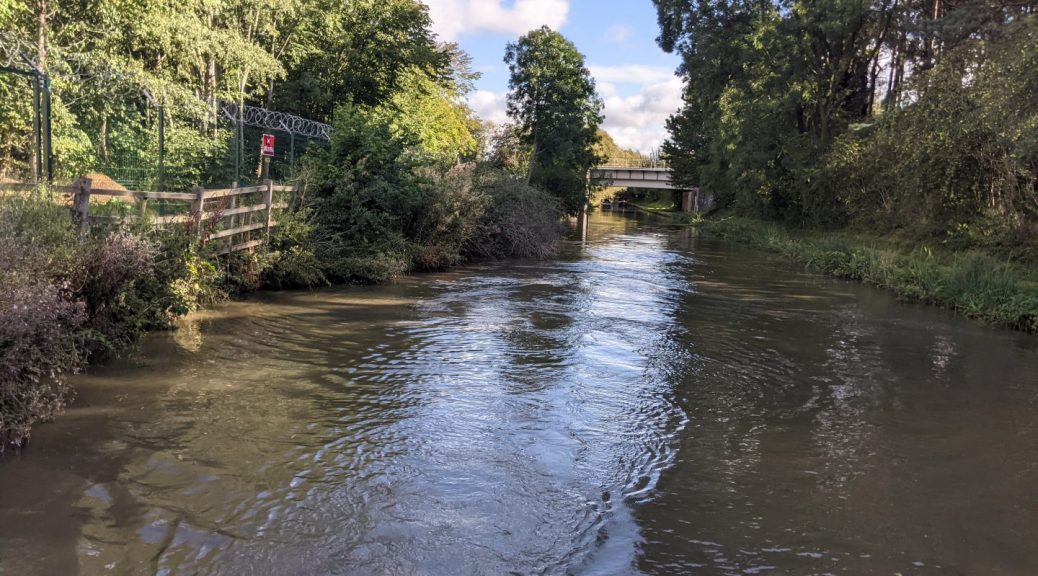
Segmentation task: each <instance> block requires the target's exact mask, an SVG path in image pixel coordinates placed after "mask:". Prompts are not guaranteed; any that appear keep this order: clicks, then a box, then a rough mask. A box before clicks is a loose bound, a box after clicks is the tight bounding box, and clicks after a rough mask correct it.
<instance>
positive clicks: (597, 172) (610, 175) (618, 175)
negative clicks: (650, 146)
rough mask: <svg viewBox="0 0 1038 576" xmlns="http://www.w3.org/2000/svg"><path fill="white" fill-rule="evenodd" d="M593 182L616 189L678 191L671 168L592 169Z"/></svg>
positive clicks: (603, 167)
mask: <svg viewBox="0 0 1038 576" xmlns="http://www.w3.org/2000/svg"><path fill="white" fill-rule="evenodd" d="M591 180H592V181H593V182H595V183H596V184H600V185H602V186H609V187H616V188H652V189H656V190H677V189H678V188H677V187H676V186H674V185H673V184H671V182H670V169H669V168H625V167H615V166H598V167H595V168H592V169H591Z"/></svg>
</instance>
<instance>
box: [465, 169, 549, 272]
mask: <svg viewBox="0 0 1038 576" xmlns="http://www.w3.org/2000/svg"><path fill="white" fill-rule="evenodd" d="M484 190H485V193H486V195H487V200H488V204H487V209H486V212H485V213H484V216H483V221H482V222H481V223H480V226H479V228H478V229H477V230H476V231H475V233H474V234H473V235H472V236H471V237H470V238H469V240H468V241H467V242H466V243H465V248H464V250H465V254H466V255H467V256H469V257H470V258H477V259H478V258H489V259H500V258H538V259H543V258H549V257H551V256H554V255H555V254H556V253H557V252H558V248H559V245H560V243H561V241H562V234H563V228H562V224H561V218H562V215H563V208H562V205H561V203H560V201H559V200H558V199H557V198H556V197H555V196H554V195H552V194H550V193H548V192H545V191H543V190H538V189H537V188H533V187H532V186H528V185H527V184H525V183H523V182H521V181H519V180H517V179H515V178H512V177H510V176H507V175H504V174H493V175H490V176H489V177H487V182H486V183H485V185H484Z"/></svg>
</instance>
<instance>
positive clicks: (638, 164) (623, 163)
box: [595, 158, 670, 170]
mask: <svg viewBox="0 0 1038 576" xmlns="http://www.w3.org/2000/svg"><path fill="white" fill-rule="evenodd" d="M595 168H654V169H663V170H666V169H669V168H670V165H669V164H667V162H666V161H665V160H660V159H656V158H609V159H607V160H606V161H605V162H603V163H602V164H599V165H598V166H595Z"/></svg>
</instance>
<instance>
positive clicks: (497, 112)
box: [468, 90, 508, 124]
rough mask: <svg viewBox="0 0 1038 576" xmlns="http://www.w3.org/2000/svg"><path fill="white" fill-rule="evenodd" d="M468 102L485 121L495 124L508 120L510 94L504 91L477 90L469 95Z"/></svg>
mask: <svg viewBox="0 0 1038 576" xmlns="http://www.w3.org/2000/svg"><path fill="white" fill-rule="evenodd" d="M468 104H469V108H472V111H473V112H475V113H476V116H479V117H480V118H482V119H483V120H484V121H487V122H493V123H494V124H504V123H506V122H508V108H507V107H508V95H507V94H505V93H504V92H493V91H490V90H477V91H475V92H473V93H472V94H470V95H469V98H468Z"/></svg>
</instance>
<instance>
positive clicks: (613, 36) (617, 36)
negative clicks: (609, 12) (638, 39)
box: [605, 24, 631, 44]
mask: <svg viewBox="0 0 1038 576" xmlns="http://www.w3.org/2000/svg"><path fill="white" fill-rule="evenodd" d="M630 38H631V29H630V28H628V27H627V26H624V25H623V24H613V25H612V26H610V27H609V30H606V33H605V41H606V42H609V43H611V44H624V43H626V42H627V40H629V39H630Z"/></svg>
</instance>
